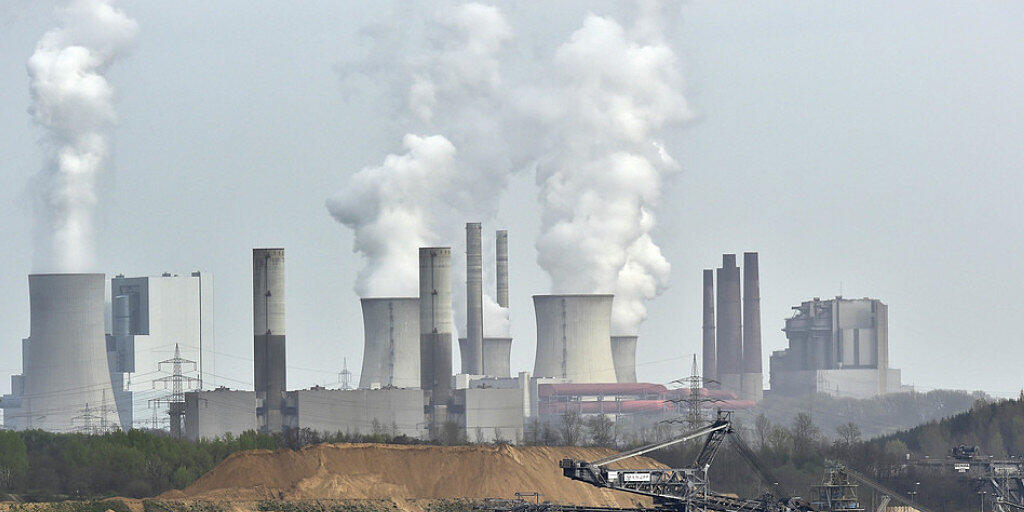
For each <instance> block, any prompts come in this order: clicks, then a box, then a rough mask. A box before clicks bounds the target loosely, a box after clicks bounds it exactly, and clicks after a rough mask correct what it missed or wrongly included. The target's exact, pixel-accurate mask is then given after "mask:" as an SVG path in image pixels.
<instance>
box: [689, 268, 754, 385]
mask: <svg viewBox="0 0 1024 512" xmlns="http://www.w3.org/2000/svg"><path fill="white" fill-rule="evenodd" d="M716 281H717V283H716ZM740 281H741V279H740V268H739V267H738V266H737V265H736V255H735V254H723V255H722V266H721V267H720V268H718V269H716V270H710V269H708V270H705V271H704V283H703V287H704V288H703V307H704V314H703V319H704V336H703V358H702V359H703V374H704V378H705V379H707V380H708V381H709V382H711V383H712V385H717V386H720V387H721V388H722V389H725V390H729V391H732V392H733V393H735V394H736V395H737V396H739V397H740V398H741V399H743V400H749V401H753V402H757V401H759V400H761V398H762V397H763V394H764V376H763V368H762V363H761V298H760V276H759V271H758V258H757V253H756V252H747V253H744V254H743V279H742V290H741V285H740ZM716 284H717V286H716ZM716 292H717V293H716ZM741 295H742V299H741Z"/></svg>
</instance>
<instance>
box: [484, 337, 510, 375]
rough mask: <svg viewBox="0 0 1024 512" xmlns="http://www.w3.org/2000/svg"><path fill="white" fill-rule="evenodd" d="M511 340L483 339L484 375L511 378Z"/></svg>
mask: <svg viewBox="0 0 1024 512" xmlns="http://www.w3.org/2000/svg"><path fill="white" fill-rule="evenodd" d="M511 356H512V338H484V375H487V376H490V377H511V376H512V365H511V363H510V362H509V361H510V360H509V358H510V357H511Z"/></svg>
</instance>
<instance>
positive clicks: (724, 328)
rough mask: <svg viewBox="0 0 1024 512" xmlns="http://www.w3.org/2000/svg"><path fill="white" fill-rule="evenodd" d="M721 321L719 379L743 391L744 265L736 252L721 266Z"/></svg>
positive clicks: (719, 301) (717, 347)
mask: <svg viewBox="0 0 1024 512" xmlns="http://www.w3.org/2000/svg"><path fill="white" fill-rule="evenodd" d="M716 277H717V281H718V304H717V306H718V322H717V329H716V335H717V340H716V341H717V342H716V344H715V348H716V354H715V357H716V359H717V360H718V372H717V373H718V382H720V383H722V388H724V389H727V390H729V391H733V392H735V393H736V394H737V395H739V393H740V388H741V386H740V374H741V373H743V338H742V336H743V333H742V329H741V327H740V322H741V318H740V315H741V313H740V269H739V267H737V266H736V255H735V254H723V255H722V267H721V268H719V269H718V270H717V276H716Z"/></svg>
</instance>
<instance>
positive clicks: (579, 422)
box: [562, 407, 583, 446]
mask: <svg viewBox="0 0 1024 512" xmlns="http://www.w3.org/2000/svg"><path fill="white" fill-rule="evenodd" d="M582 433H583V417H582V416H580V413H579V412H577V411H573V410H571V409H569V407H566V409H565V412H563V413H562V442H563V443H565V445H566V446H576V445H577V444H579V442H580V436H581V434H582Z"/></svg>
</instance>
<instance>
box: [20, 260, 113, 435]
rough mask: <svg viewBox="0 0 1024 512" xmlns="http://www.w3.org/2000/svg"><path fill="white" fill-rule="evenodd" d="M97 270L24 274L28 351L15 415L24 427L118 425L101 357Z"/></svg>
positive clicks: (100, 295) (84, 428) (101, 311)
mask: <svg viewBox="0 0 1024 512" xmlns="http://www.w3.org/2000/svg"><path fill="white" fill-rule="evenodd" d="M104 284H105V277H104V275H103V274H35V275H30V276H28V286H29V298H30V308H31V314H30V316H31V333H30V336H29V343H28V345H29V346H30V350H29V351H28V357H27V358H26V359H25V368H24V376H25V380H24V386H25V388H24V393H23V394H22V402H21V407H20V408H19V411H18V414H19V415H22V416H23V418H22V421H21V422H20V423H21V424H22V425H23V426H24V428H27V429H43V430H49V431H52V432H68V431H86V432H97V431H100V430H110V429H115V428H120V419H119V417H118V414H117V406H116V403H115V398H114V388H113V386H112V384H111V379H110V366H109V363H108V360H107V349H106V335H105V333H104V332H103V331H104V291H103V288H104Z"/></svg>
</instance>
